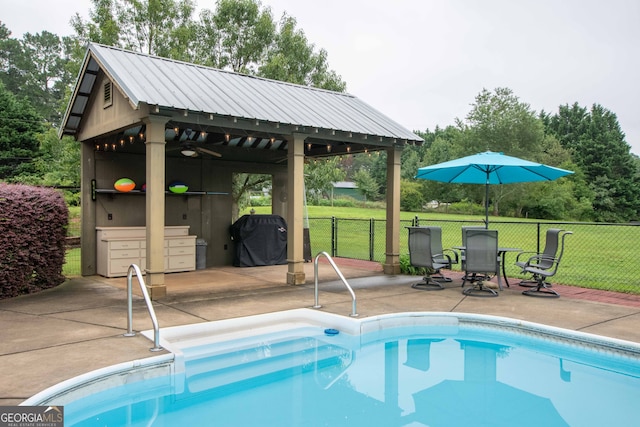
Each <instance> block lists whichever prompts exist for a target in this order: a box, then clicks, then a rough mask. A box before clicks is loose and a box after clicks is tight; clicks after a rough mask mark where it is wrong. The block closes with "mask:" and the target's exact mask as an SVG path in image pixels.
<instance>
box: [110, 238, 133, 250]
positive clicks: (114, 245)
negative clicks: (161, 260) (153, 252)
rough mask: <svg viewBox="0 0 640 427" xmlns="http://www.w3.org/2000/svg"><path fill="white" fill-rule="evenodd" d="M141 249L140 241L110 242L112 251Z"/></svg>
mask: <svg viewBox="0 0 640 427" xmlns="http://www.w3.org/2000/svg"><path fill="white" fill-rule="evenodd" d="M139 247H140V241H138V240H123V241H111V242H109V249H110V250H112V251H113V250H118V249H138V248H139Z"/></svg>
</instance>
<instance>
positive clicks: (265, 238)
mask: <svg viewBox="0 0 640 427" xmlns="http://www.w3.org/2000/svg"><path fill="white" fill-rule="evenodd" d="M230 231H231V238H232V239H233V240H234V242H235V252H236V253H235V258H234V261H233V265H235V266H236V267H255V266H260V265H278V264H286V263H287V223H286V222H285V220H284V218H282V217H281V216H279V215H244V216H242V217H241V218H240V219H238V220H237V221H236V222H234V223H233V225H232V226H231V229H230Z"/></svg>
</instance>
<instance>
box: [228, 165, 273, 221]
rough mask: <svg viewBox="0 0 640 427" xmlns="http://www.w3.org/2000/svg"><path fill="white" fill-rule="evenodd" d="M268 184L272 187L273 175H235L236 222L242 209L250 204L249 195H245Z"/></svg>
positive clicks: (233, 217)
mask: <svg viewBox="0 0 640 427" xmlns="http://www.w3.org/2000/svg"><path fill="white" fill-rule="evenodd" d="M266 186H268V187H271V175H263V174H260V175H257V174H253V175H250V174H246V173H240V174H235V175H234V177H233V183H232V187H233V191H232V197H233V208H232V210H233V212H232V220H233V221H234V222H235V221H236V220H237V219H238V215H239V213H240V211H241V210H242V209H244V208H245V207H246V206H248V201H247V197H245V196H246V195H248V194H249V193H250V192H251V191H261V190H262V189H263V188H265V187H266Z"/></svg>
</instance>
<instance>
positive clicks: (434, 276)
mask: <svg viewBox="0 0 640 427" xmlns="http://www.w3.org/2000/svg"><path fill="white" fill-rule="evenodd" d="M431 278H432V279H433V280H435V281H438V282H445V283H449V282H451V278H449V277H445V276H444V275H443V274H442V273H440V271H438V272H436V273H434V274H432V275H431Z"/></svg>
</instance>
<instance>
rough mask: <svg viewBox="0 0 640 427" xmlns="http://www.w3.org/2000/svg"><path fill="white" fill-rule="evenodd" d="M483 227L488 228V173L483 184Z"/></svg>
mask: <svg viewBox="0 0 640 427" xmlns="http://www.w3.org/2000/svg"><path fill="white" fill-rule="evenodd" d="M484 228H487V229H488V228H489V175H487V183H486V184H485V185H484Z"/></svg>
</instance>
